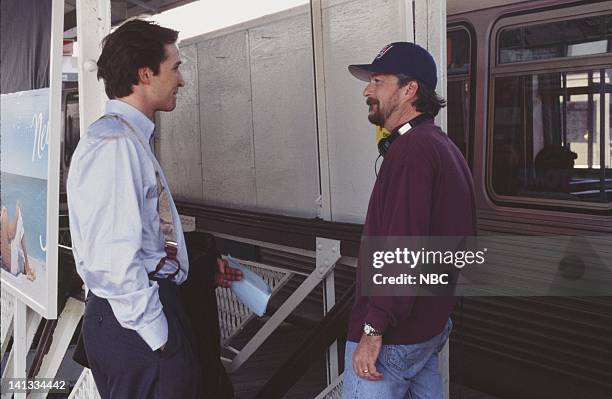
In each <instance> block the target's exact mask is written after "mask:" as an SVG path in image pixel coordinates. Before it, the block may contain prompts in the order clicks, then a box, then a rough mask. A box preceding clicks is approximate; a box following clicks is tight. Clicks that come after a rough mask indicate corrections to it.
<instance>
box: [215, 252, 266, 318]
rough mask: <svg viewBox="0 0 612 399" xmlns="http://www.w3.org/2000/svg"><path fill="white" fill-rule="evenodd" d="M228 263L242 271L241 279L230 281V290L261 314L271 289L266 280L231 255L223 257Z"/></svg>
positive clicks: (256, 312) (252, 309) (264, 310)
mask: <svg viewBox="0 0 612 399" xmlns="http://www.w3.org/2000/svg"><path fill="white" fill-rule="evenodd" d="M225 259H226V260H227V262H228V263H229V265H230V266H231V267H233V268H236V269H239V270H240V271H241V272H242V279H241V280H239V281H234V282H232V285H231V286H230V288H231V290H232V291H233V292H234V294H236V296H237V297H238V299H240V302H242V303H243V304H245V305H246V306H248V307H249V309H251V311H253V313H255V314H256V315H258V316H263V315H264V313H265V312H266V307H267V306H268V301H269V300H270V296H271V295H272V290H271V289H270V287H269V286H268V284H266V282H265V281H264V280H263V279H262V278H261V277H259V276H258V275H257V274H256V273H255V272H253V271H252V270H251V269H249V268H247V267H245V266H243V265H242V264H241V263H240V262H238V261H237V260H236V259H234V258H232V257H231V256H227V257H225Z"/></svg>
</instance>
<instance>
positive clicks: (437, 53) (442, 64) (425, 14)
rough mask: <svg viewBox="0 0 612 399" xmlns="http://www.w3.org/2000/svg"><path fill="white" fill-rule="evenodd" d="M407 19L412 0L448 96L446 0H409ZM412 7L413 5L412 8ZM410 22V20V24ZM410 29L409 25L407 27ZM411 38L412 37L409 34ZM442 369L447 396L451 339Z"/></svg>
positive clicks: (419, 36)
mask: <svg viewBox="0 0 612 399" xmlns="http://www.w3.org/2000/svg"><path fill="white" fill-rule="evenodd" d="M405 2H406V19H407V20H409V19H410V13H411V10H412V8H411V7H412V3H414V14H413V23H414V31H415V35H414V42H415V43H416V44H418V45H420V46H422V47H423V48H426V49H427V51H429V52H430V53H431V55H432V56H433V57H434V59H435V60H436V65H437V67H438V87H437V88H436V92H437V93H438V95H440V96H441V97H442V98H446V94H447V90H446V83H447V70H446V0H405ZM409 7H410V8H409ZM408 25H409V23H408V22H407V26H408ZM407 29H408V28H407ZM406 40H407V41H411V36H410V35H408V37H407V38H406ZM446 115H447V113H446V108H442V109H441V110H440V113H439V114H438V116H437V117H436V124H437V125H438V126H440V127H441V128H442V130H444V131H446V128H447V119H446V118H447V117H446ZM439 366H440V373H441V374H442V381H443V384H444V392H445V393H444V397H445V398H448V397H449V346H448V343H447V344H446V345H445V346H444V349H443V350H442V352H440V362H439Z"/></svg>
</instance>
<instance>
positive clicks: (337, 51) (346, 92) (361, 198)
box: [322, 0, 406, 222]
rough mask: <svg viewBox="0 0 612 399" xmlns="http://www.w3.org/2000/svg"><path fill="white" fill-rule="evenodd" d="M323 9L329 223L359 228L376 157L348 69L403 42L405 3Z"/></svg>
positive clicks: (358, 85) (362, 1)
mask: <svg viewBox="0 0 612 399" xmlns="http://www.w3.org/2000/svg"><path fill="white" fill-rule="evenodd" d="M322 7H323V15H322V17H323V46H324V47H323V48H324V63H325V69H324V70H325V86H326V91H325V93H326V102H327V131H328V143H329V158H330V159H329V164H330V165H329V166H330V181H331V209H332V212H331V213H332V220H333V221H341V222H363V221H364V219H365V214H366V209H367V205H368V200H369V196H370V191H371V189H372V185H373V183H374V178H375V175H374V160H375V159H376V157H377V155H378V150H377V148H376V139H375V137H376V136H375V129H374V126H373V125H371V124H370V123H369V122H368V119H367V106H366V105H365V98H364V97H363V96H362V94H361V93H362V91H363V89H364V88H365V82H362V81H359V80H357V79H356V78H354V77H353V76H352V75H351V74H350V73H349V72H348V70H347V66H348V65H349V64H360V63H370V62H372V60H373V59H374V57H375V56H376V54H377V53H378V52H379V51H380V49H381V48H382V47H383V46H385V45H386V44H388V43H390V42H394V41H400V40H405V39H404V38H405V29H406V28H405V26H406V25H405V24H406V21H405V17H404V0H354V1H346V0H336V1H326V2H323V4H322Z"/></svg>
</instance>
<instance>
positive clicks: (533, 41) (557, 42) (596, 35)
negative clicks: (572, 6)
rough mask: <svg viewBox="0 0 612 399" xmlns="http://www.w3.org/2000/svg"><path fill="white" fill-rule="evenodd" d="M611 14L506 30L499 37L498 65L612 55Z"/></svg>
mask: <svg viewBox="0 0 612 399" xmlns="http://www.w3.org/2000/svg"><path fill="white" fill-rule="evenodd" d="M611 20H612V15H598V16H595V17H588V18H580V19H573V20H569V21H558V22H549V23H545V24H538V25H530V26H522V27H518V28H508V29H504V30H502V31H501V33H500V35H499V46H498V48H499V54H498V62H499V63H500V64H506V63H512V62H522V61H535V60H545V59H551V58H560V57H573V56H580V55H592V54H603V53H610V52H612V28H611V25H612V22H611Z"/></svg>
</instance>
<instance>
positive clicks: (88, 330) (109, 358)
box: [82, 280, 204, 399]
mask: <svg viewBox="0 0 612 399" xmlns="http://www.w3.org/2000/svg"><path fill="white" fill-rule="evenodd" d="M158 284H159V297H160V300H161V303H162V305H163V307H164V313H165V315H166V318H167V319H168V342H167V343H166V347H165V349H164V351H163V352H160V351H159V350H158V351H152V350H151V348H150V347H149V346H148V345H147V344H146V343H145V341H144V340H143V339H142V338H141V337H140V335H138V333H137V332H136V331H134V330H130V329H126V328H123V327H121V325H120V324H119V322H118V321H117V319H116V318H115V315H114V314H113V311H112V309H111V307H110V305H109V303H108V301H107V300H106V299H103V298H99V297H97V296H95V295H93V293H91V292H90V294H89V296H88V298H87V305H86V309H85V315H84V318H83V326H82V333H83V343H84V346H85V352H86V353H87V358H88V361H89V365H90V367H91V371H92V373H93V377H94V380H95V381H96V386H97V388H98V391H99V393H100V395H101V397H102V398H103V399H140V398H142V399H145V398H146V399H149V398H154V399H158V398H159V399H162V398H163V399H166V398H181V399H183V398H184V399H192V398H193V399H199V398H202V397H204V395H203V388H202V382H201V375H202V372H201V370H200V367H199V364H200V362H199V360H198V359H197V358H196V355H195V353H197V352H196V350H195V349H194V343H195V339H194V336H193V331H192V328H191V325H190V322H189V319H188V318H187V315H186V314H185V311H184V309H183V307H182V305H181V302H180V299H179V292H178V287H177V286H176V285H175V284H174V283H172V282H169V281H166V280H161V281H158Z"/></svg>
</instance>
